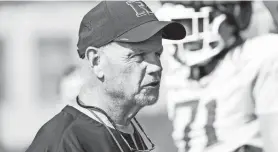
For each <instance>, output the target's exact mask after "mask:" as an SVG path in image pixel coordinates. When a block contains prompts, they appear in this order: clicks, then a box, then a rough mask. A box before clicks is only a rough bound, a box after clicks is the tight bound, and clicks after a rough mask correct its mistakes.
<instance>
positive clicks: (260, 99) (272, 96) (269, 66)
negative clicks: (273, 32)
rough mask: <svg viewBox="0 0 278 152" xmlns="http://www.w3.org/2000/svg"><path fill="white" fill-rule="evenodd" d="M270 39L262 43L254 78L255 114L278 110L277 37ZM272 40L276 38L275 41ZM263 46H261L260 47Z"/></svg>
mask: <svg viewBox="0 0 278 152" xmlns="http://www.w3.org/2000/svg"><path fill="white" fill-rule="evenodd" d="M272 38H273V39H272V40H271V41H268V42H265V43H262V42H261V44H262V45H264V49H261V50H260V51H261V53H262V54H264V55H261V58H260V60H259V61H257V62H261V63H260V64H259V65H260V66H259V69H258V74H257V77H256V80H255V81H254V88H253V97H254V101H255V107H256V109H255V112H256V113H257V114H269V113H276V112H278V45H277V44H276V42H278V39H277V37H272ZM273 40H277V41H276V42H275V43H274V41H273ZM260 48H263V47H260Z"/></svg>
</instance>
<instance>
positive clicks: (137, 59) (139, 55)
mask: <svg viewBox="0 0 278 152" xmlns="http://www.w3.org/2000/svg"><path fill="white" fill-rule="evenodd" d="M132 58H134V59H135V60H136V61H142V60H143V59H144V53H138V54H134V55H132Z"/></svg>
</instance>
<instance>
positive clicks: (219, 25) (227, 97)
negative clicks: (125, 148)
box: [157, 1, 278, 152]
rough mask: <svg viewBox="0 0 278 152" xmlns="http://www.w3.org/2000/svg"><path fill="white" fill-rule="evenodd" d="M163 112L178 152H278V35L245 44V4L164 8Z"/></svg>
mask: <svg viewBox="0 0 278 152" xmlns="http://www.w3.org/2000/svg"><path fill="white" fill-rule="evenodd" d="M161 3H162V8H161V9H159V10H158V12H157V15H158V16H159V18H160V19H161V20H172V21H177V22H180V23H182V24H183V25H184V26H185V28H186V30H187V37H186V38H184V39H183V40H179V41H164V44H165V51H164V52H165V53H167V54H168V55H165V56H167V62H168V72H167V74H166V76H167V77H166V78H165V81H166V83H167V85H168V97H167V100H168V112H169V117H170V119H171V120H172V122H173V129H174V131H173V134H172V136H173V139H174V141H175V144H176V146H177V148H178V151H179V152H262V151H265V152H278V144H277V141H278V45H277V44H278V35H275V34H265V35H262V36H258V37H254V38H252V39H244V38H243V37H242V36H241V33H242V31H244V30H245V29H247V27H248V26H249V23H250V20H251V17H252V2H250V1H225V2H223V1H180V2H178V1H169V2H167V1H162V2H161Z"/></svg>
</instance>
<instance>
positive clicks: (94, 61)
mask: <svg viewBox="0 0 278 152" xmlns="http://www.w3.org/2000/svg"><path fill="white" fill-rule="evenodd" d="M98 51H99V50H98V49H97V48H94V47H91V46H89V47H88V48H87V49H86V53H85V58H86V59H87V60H88V62H89V64H90V66H91V67H92V69H93V71H94V73H95V75H96V76H97V77H98V78H99V79H102V78H103V77H104V74H103V71H102V69H101V67H100V64H99V63H100V56H99V52H98Z"/></svg>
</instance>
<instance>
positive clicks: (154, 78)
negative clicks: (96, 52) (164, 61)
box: [100, 33, 163, 106]
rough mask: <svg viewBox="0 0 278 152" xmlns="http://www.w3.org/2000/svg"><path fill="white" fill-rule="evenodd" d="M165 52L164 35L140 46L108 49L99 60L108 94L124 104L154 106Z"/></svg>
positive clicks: (117, 45)
mask: <svg viewBox="0 0 278 152" xmlns="http://www.w3.org/2000/svg"><path fill="white" fill-rule="evenodd" d="M162 50H163V47H162V34H161V33H158V34H156V35H154V36H153V37H151V38H150V39H148V40H146V41H144V42H141V43H112V44H111V45H110V46H108V47H107V48H105V49H104V51H103V54H102V55H101V57H100V58H101V60H102V61H104V62H103V66H102V70H103V72H104V87H105V90H106V92H107V93H108V94H109V95H110V96H111V97H112V98H113V99H116V100H118V101H121V102H124V101H133V102H135V103H133V104H137V105H140V106H145V105H151V104H154V103H155V102H156V101H157V99H158V95H159V86H160V79H161V72H162V67H161V63H160V55H161V53H162ZM125 104H130V102H126V103H125Z"/></svg>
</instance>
